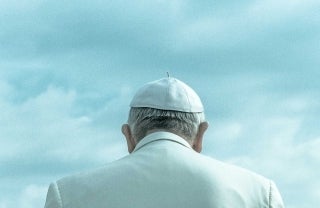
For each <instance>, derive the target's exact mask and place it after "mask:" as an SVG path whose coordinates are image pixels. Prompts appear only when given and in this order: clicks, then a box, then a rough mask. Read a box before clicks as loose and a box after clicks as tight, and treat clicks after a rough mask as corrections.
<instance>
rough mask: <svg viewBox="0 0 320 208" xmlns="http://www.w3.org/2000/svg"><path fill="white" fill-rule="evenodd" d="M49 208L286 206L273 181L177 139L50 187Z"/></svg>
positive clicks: (155, 138) (164, 138) (158, 136)
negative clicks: (210, 155)
mask: <svg viewBox="0 0 320 208" xmlns="http://www.w3.org/2000/svg"><path fill="white" fill-rule="evenodd" d="M46 207H47V208H53V207H55V208H57V207H64V208H88V207H92V208H102V207H108V208H115V207H117V208H120V207H133V208H135V207H139V208H143V207H152V208H157V207H159V208H160V207H161V208H163V207H167V208H169V207H172V208H177V207H184V208H188V207H193V208H194V207H201V208H209V207H210V208H217V207H221V208H222V207H226V208H233V207H237V208H242V207H251V208H253V207H254V208H258V207H259V208H260V207H261V208H262V207H283V205H282V200H281V197H280V195H279V193H278V190H277V188H276V187H275V185H274V184H273V183H272V181H270V180H268V179H265V178H263V177H262V176H259V175H256V174H254V173H251V172H249V171H247V170H244V169H241V168H237V167H234V166H231V165H226V164H224V163H222V162H219V161H216V160H214V159H211V158H208V157H206V156H203V155H201V154H199V153H197V152H195V151H193V150H192V148H191V147H190V145H189V144H188V143H187V142H186V141H185V140H184V139H182V138H180V137H178V136H176V135H175V134H171V133H167V132H158V133H153V134H151V135H148V136H147V137H146V138H144V139H143V140H142V141H141V142H139V144H138V145H137V146H136V148H135V150H134V152H133V153H132V154H130V155H129V156H127V157H124V158H122V159H120V160H118V161H115V162H113V163H110V164H109V165H107V166H106V167H103V168H101V169H99V170H95V171H93V172H88V173H86V174H79V175H76V176H70V177H67V178H64V179H62V180H60V181H58V182H57V183H54V184H52V185H51V186H50V190H49V192H48V198H47V203H46Z"/></svg>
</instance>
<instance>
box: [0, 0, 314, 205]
mask: <svg viewBox="0 0 320 208" xmlns="http://www.w3.org/2000/svg"><path fill="white" fill-rule="evenodd" d="M62 4H63V5H62ZM319 6H320V5H319V2H318V1H317V0H307V1H302V0H293V1H275V0H266V1H247V0H243V1H223V2H222V1H220V2H218V1H216V2H212V1H202V2H201V3H199V2H198V1H197V2H196V1H180V0H175V1H161V0H160V1H130V2H128V1H126V2H125V3H124V1H107V2H106V1H99V0H97V1H90V3H89V2H87V1H77V2H76V3H75V1H68V2H63V3H62V2H60V1H39V0H31V1H30V0H28V1H24V0H23V1H5V0H1V8H0V27H1V31H0V43H1V47H0V77H1V78H0V107H1V109H2V111H1V116H0V144H1V145H0V149H1V151H0V161H1V163H0V166H1V170H3V171H2V172H1V174H2V177H1V179H0V181H1V184H3V186H4V187H6V189H2V191H1V190H0V196H2V198H0V207H1V208H4V207H5V208H9V207H17V206H18V205H20V204H19V203H20V202H21V203H22V202H25V203H26V204H27V205H30V206H32V207H37V206H40V204H37V203H36V202H35V201H36V200H38V199H39V198H41V196H40V195H41V194H40V192H45V189H44V188H41V187H44V186H46V184H48V183H49V182H50V181H52V180H56V179H58V178H59V177H62V176H64V175H67V174H70V173H73V172H77V171H81V170H84V169H88V168H93V167H95V166H100V165H101V164H104V163H106V162H109V161H112V160H114V159H116V158H119V157H121V156H122V155H125V154H127V152H126V147H125V142H124V140H123V138H122V135H121V133H120V126H121V124H122V123H124V122H126V118H127V113H128V110H129V107H128V103H129V102H130V98H131V97H132V95H133V93H134V91H135V90H136V89H137V88H138V87H139V86H141V85H142V84H143V83H145V82H146V81H149V80H154V79H157V78H159V77H163V76H165V72H166V71H169V72H170V73H171V75H172V76H175V77H177V78H180V79H181V80H183V81H185V82H187V83H188V84H190V85H191V86H192V87H193V88H195V89H196V91H197V92H198V93H199V94H200V96H201V97H202V100H203V102H204V104H205V106H206V114H207V115H206V116H207V119H208V120H209V122H210V129H209V130H208V133H207V137H206V139H205V146H204V153H205V154H208V155H211V156H215V157H217V158H218V159H222V160H225V161H230V162H233V163H236V164H239V165H242V166H244V167H248V168H250V169H253V170H255V171H257V172H259V173H262V174H265V175H267V176H269V177H271V178H274V179H275V180H276V182H277V184H279V187H280V188H281V191H282V193H283V195H284V197H285V201H287V204H288V207H294V205H293V204H297V205H299V206H298V207H314V206H316V205H318V204H317V201H316V199H317V198H318V197H319V191H317V187H318V186H319V184H318V183H316V182H315V181H317V175H319V169H318V168H317V166H318V163H319V154H318V151H317V150H318V149H319V148H320V147H319V135H320V130H319V128H318V123H319V122H318V117H319V116H318V115H319V113H320V112H319V109H320V108H319V107H320V103H319V100H318V99H317V98H318V97H319V96H320V95H319V92H320V91H319V88H320V84H319V82H318V77H319V76H318V75H319V70H318V68H317V67H318V66H319V64H320V63H319V60H320V59H319V58H318V57H319V44H317V43H318V39H319V34H320V29H319V27H318V26H319V22H318V19H319V18H318V17H319V12H318V8H319ZM31 184H34V185H31ZM296 187H301V188H300V189H297V188H296ZM7 190H9V191H7ZM21 190H22V191H21ZM4 192H6V193H4ZM302 192H303V193H304V195H307V196H306V200H305V203H304V202H298V201H296V200H297V199H298V198H299V197H298V195H301V193H302ZM38 194H39V195H38ZM42 196H44V193H42ZM16 198H20V199H19V200H15V199H16ZM40 201H41V200H39V203H40ZM308 203H309V204H308ZM310 204H311V205H310Z"/></svg>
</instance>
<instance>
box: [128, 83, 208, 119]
mask: <svg viewBox="0 0 320 208" xmlns="http://www.w3.org/2000/svg"><path fill="white" fill-rule="evenodd" d="M130 107H149V108H156V109H162V110H173V111H182V112H192V113H200V112H203V105H202V102H201V100H200V98H199V96H198V95H197V93H196V92H195V91H194V90H193V89H191V88H190V87H189V86H188V85H187V84H185V83H183V82H182V81H180V80H178V79H175V78H173V77H168V78H163V79H160V80H156V81H153V82H149V83H147V84H146V85H144V86H143V87H141V88H140V89H139V90H138V92H137V93H136V94H135V96H134V97H133V99H132V101H131V103H130Z"/></svg>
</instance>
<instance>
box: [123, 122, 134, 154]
mask: <svg viewBox="0 0 320 208" xmlns="http://www.w3.org/2000/svg"><path fill="white" fill-rule="evenodd" d="M121 131H122V134H123V135H124V136H125V138H126V140H127V146H128V152H129V153H131V152H132V151H133V150H134V148H135V147H136V142H135V140H134V138H133V136H132V133H131V129H130V126H129V125H128V124H123V125H122V127H121Z"/></svg>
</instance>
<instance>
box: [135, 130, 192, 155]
mask: <svg viewBox="0 0 320 208" xmlns="http://www.w3.org/2000/svg"><path fill="white" fill-rule="evenodd" d="M159 140H167V141H171V142H176V143H178V144H181V145H183V146H185V147H187V148H190V149H192V148H191V146H190V144H189V143H188V142H187V141H186V140H185V139H183V138H181V137H180V136H178V135H176V134H173V133H170V132H165V131H160V132H154V133H151V134H149V135H147V136H146V137H144V138H143V139H142V140H141V141H140V142H138V144H137V145H136V147H135V148H134V150H133V152H135V151H137V150H139V149H140V148H142V147H143V146H145V145H148V144H150V143H152V142H155V141H159Z"/></svg>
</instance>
